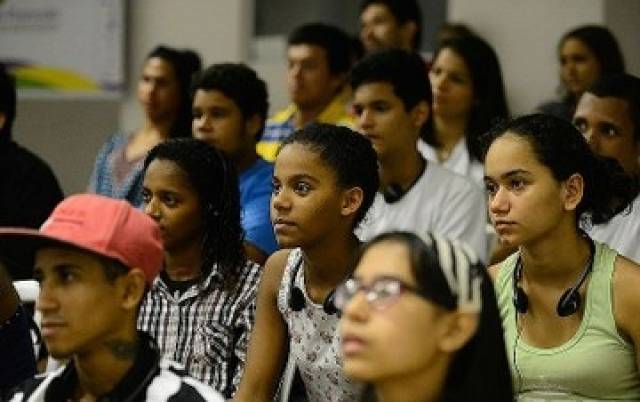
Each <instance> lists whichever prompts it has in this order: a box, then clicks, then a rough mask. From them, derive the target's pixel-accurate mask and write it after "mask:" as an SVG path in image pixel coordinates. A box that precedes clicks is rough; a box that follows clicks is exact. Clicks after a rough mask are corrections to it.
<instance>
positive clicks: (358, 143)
mask: <svg viewBox="0 0 640 402" xmlns="http://www.w3.org/2000/svg"><path fill="white" fill-rule="evenodd" d="M273 182H274V192H273V196H272V199H271V217H272V221H273V222H274V225H275V233H276V238H277V240H278V243H279V245H280V247H281V248H282V249H283V250H281V251H278V252H276V253H275V254H274V255H272V256H271V257H270V258H269V259H268V260H267V264H266V266H265V273H264V279H263V281H262V283H261V285H260V290H259V292H258V299H257V312H256V325H255V329H254V332H253V334H252V336H251V342H250V346H249V353H248V357H247V368H246V370H245V374H244V377H243V378H242V381H241V382H240V387H239V388H238V393H237V394H236V399H235V400H236V401H271V400H272V399H273V396H274V394H275V393H276V388H277V386H278V380H279V376H280V372H281V370H282V368H283V366H284V363H285V361H286V360H287V349H289V351H290V355H289V356H290V361H292V362H294V363H295V365H296V366H297V367H298V369H299V370H300V374H301V377H302V380H303V382H304V387H305V390H306V397H307V399H308V400H309V401H355V400H358V399H359V398H360V394H361V389H362V387H361V386H360V385H358V384H355V383H353V382H351V381H349V380H347V379H346V378H345V377H344V375H343V374H342V370H341V367H340V359H339V353H338V348H339V339H338V332H337V323H338V317H337V315H336V314H335V308H334V307H333V303H332V299H333V297H332V293H333V289H335V287H336V286H337V285H338V284H339V283H341V282H342V281H343V280H344V279H345V277H347V276H348V275H349V273H350V272H351V270H352V262H353V259H354V257H355V255H356V253H357V250H358V248H359V246H360V243H359V241H358V239H357V237H356V236H355V235H354V233H353V231H354V229H355V227H356V226H357V225H358V224H359V223H360V222H361V220H362V219H363V218H364V216H365V215H366V212H367V210H368V208H369V206H370V205H371V203H372V202H373V199H374V196H375V193H376V191H377V188H378V183H379V182H378V171H377V160H376V153H375V151H374V150H373V147H372V146H371V143H370V141H369V140H368V139H367V138H365V137H364V136H362V135H360V134H357V133H355V132H353V131H351V130H350V129H348V128H345V127H337V126H332V125H325V124H316V125H311V126H309V127H306V128H304V129H302V130H300V131H297V132H296V133H294V134H293V135H292V136H291V137H289V138H288V139H287V140H285V142H284V143H283V145H282V147H281V149H280V152H279V154H278V156H277V158H276V162H275V170H274V178H273ZM291 249H293V250H291Z"/></svg>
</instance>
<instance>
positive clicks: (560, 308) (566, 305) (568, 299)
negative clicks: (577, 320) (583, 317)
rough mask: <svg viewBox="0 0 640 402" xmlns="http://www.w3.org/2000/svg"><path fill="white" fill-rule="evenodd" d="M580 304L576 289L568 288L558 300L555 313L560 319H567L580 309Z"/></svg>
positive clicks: (580, 298)
mask: <svg viewBox="0 0 640 402" xmlns="http://www.w3.org/2000/svg"><path fill="white" fill-rule="evenodd" d="M581 304H582V297H581V296H580V292H579V291H578V289H576V288H570V289H567V290H566V291H565V292H564V293H563V294H562V296H561V297H560V300H558V305H557V306H556V312H557V313H558V315H559V316H560V317H568V316H570V315H572V314H575V313H576V312H577V311H578V310H579V309H580V305H581Z"/></svg>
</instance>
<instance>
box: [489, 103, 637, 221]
mask: <svg viewBox="0 0 640 402" xmlns="http://www.w3.org/2000/svg"><path fill="white" fill-rule="evenodd" d="M507 133H509V134H511V135H516V136H518V137H522V138H524V139H525V140H527V141H528V142H529V144H530V145H531V147H532V148H533V152H534V154H535V156H536V158H537V159H538V161H539V162H540V163H541V164H543V165H544V166H546V167H547V168H549V170H550V171H551V173H552V174H553V177H554V178H555V179H556V180H558V181H564V180H567V179H568V178H569V177H570V176H571V175H573V174H576V173H577V174H579V175H580V176H582V178H583V180H584V194H583V196H582V200H581V201H580V203H579V204H578V206H577V208H576V217H577V221H582V222H583V223H584V224H586V225H589V224H591V223H594V224H601V223H605V222H608V221H609V220H610V219H611V218H613V217H614V216H615V215H616V214H618V213H619V212H621V211H623V210H624V209H625V208H628V206H629V205H630V204H631V202H632V201H633V199H634V198H635V196H636V194H637V193H638V183H637V181H636V180H634V179H633V178H631V177H629V176H627V175H626V174H625V173H624V171H623V170H622V167H620V165H619V164H618V163H617V162H616V161H615V160H613V159H610V158H603V157H599V156H597V155H596V154H594V153H593V152H592V151H591V149H590V148H589V144H588V143H587V141H586V140H585V138H584V136H583V135H582V134H581V133H580V132H579V131H578V129H576V128H575V127H574V126H573V125H572V124H571V123H569V122H568V121H565V120H564V119H560V118H558V117H555V116H550V115H544V114H533V115H527V116H521V117H517V118H515V119H512V120H506V121H504V122H502V123H500V124H498V125H497V126H496V127H494V128H493V129H492V130H491V131H490V132H488V133H487V134H486V135H485V136H484V137H483V138H482V149H483V151H482V155H483V160H484V158H485V157H486V155H487V151H488V150H489V147H490V146H491V144H493V142H494V141H495V140H497V139H498V138H500V137H502V136H503V135H505V134H507ZM576 223H578V222H576Z"/></svg>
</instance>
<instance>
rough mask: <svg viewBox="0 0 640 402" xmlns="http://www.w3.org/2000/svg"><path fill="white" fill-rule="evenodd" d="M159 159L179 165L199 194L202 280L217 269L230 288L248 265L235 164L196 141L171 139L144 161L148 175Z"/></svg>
mask: <svg viewBox="0 0 640 402" xmlns="http://www.w3.org/2000/svg"><path fill="white" fill-rule="evenodd" d="M156 159H159V160H165V161H171V162H173V163H175V164H176V165H178V167H180V169H182V170H183V172H184V173H185V175H186V177H187V178H188V180H189V182H190V184H191V186H193V188H194V189H195V190H196V193H197V194H198V198H199V201H200V207H201V209H202V211H201V214H202V221H203V228H204V240H203V244H202V272H203V274H204V275H203V278H204V277H206V276H207V275H208V274H209V273H210V272H211V270H212V268H213V266H214V265H217V270H218V272H220V273H221V274H222V277H223V278H224V280H225V283H226V284H227V285H229V286H230V285H231V284H232V283H234V282H235V280H236V279H237V274H238V271H239V269H240V268H241V267H242V266H243V265H244V263H245V262H246V257H245V254H244V248H243V240H244V233H243V231H242V226H241V224H240V195H239V190H238V178H237V173H236V170H235V168H234V166H233V163H231V161H230V160H229V158H228V157H227V156H226V155H225V154H224V153H223V152H221V151H219V150H217V149H216V148H214V147H212V146H211V145H209V144H207V143H205V142H204V141H200V140H196V139H194V138H172V139H169V140H167V141H165V142H162V143H160V144H158V145H156V146H155V147H154V148H152V149H151V151H149V154H148V155H147V157H146V159H145V161H144V169H145V171H146V170H147V168H148V167H149V165H150V164H151V162H153V161H154V160H156Z"/></svg>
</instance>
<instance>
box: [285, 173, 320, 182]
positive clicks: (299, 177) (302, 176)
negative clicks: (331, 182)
mask: <svg viewBox="0 0 640 402" xmlns="http://www.w3.org/2000/svg"><path fill="white" fill-rule="evenodd" d="M304 179H306V180H310V181H313V182H314V183H317V182H318V181H319V180H318V179H316V178H315V177H313V176H311V175H310V174H307V173H300V174H294V175H293V176H291V177H290V178H289V180H290V181H298V180H304Z"/></svg>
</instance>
